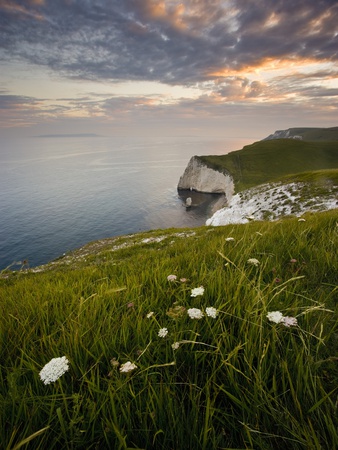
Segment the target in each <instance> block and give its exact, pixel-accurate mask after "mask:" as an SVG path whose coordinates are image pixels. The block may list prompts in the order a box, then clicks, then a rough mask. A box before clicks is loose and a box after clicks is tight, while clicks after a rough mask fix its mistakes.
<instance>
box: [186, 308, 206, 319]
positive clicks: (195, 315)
mask: <svg viewBox="0 0 338 450" xmlns="http://www.w3.org/2000/svg"><path fill="white" fill-rule="evenodd" d="M187 313H188V316H189V317H190V319H202V318H203V317H204V314H203V312H202V311H201V310H200V309H198V308H189V309H188V311H187Z"/></svg>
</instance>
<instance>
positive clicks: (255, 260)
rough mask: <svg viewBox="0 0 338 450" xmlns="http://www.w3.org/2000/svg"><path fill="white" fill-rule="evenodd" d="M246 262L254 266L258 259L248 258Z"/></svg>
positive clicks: (257, 263) (256, 264)
mask: <svg viewBox="0 0 338 450" xmlns="http://www.w3.org/2000/svg"><path fill="white" fill-rule="evenodd" d="M247 262H248V264H252V265H253V266H256V267H257V266H258V265H259V261H258V259H256V258H249V259H248V261H247Z"/></svg>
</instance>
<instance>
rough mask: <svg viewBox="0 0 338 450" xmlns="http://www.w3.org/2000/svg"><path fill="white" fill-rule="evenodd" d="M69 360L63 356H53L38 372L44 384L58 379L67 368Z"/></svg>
mask: <svg viewBox="0 0 338 450" xmlns="http://www.w3.org/2000/svg"><path fill="white" fill-rule="evenodd" d="M68 364H69V361H68V359H67V358H66V357H65V356H62V357H61V358H53V359H51V360H50V361H49V363H47V364H46V365H45V366H44V367H43V369H42V370H41V372H40V374H39V375H40V378H41V380H42V381H43V382H44V383H45V384H50V383H53V382H54V381H56V380H58V379H59V378H60V377H61V376H62V375H63V374H64V373H65V372H67V370H68V369H69V365H68Z"/></svg>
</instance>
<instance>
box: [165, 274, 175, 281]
mask: <svg viewBox="0 0 338 450" xmlns="http://www.w3.org/2000/svg"><path fill="white" fill-rule="evenodd" d="M167 280H168V281H176V280H177V276H176V275H168V276H167Z"/></svg>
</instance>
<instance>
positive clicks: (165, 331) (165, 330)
mask: <svg viewBox="0 0 338 450" xmlns="http://www.w3.org/2000/svg"><path fill="white" fill-rule="evenodd" d="M167 334H168V328H161V329H160V330H159V332H158V336H159V337H161V338H164V337H166V335H167Z"/></svg>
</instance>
